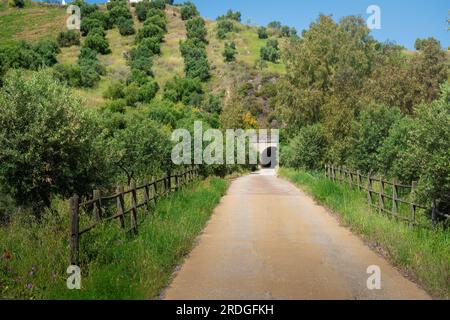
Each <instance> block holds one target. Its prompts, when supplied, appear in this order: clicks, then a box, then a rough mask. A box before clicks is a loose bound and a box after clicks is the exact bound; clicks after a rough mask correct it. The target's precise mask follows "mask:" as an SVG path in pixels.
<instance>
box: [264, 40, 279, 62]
mask: <svg viewBox="0 0 450 320" xmlns="http://www.w3.org/2000/svg"><path fill="white" fill-rule="evenodd" d="M260 55H261V59H262V60H265V61H270V62H274V63H276V62H277V61H278V59H279V58H280V49H279V48H278V40H276V39H269V40H268V41H267V43H266V45H265V46H264V47H262V48H261V52H260Z"/></svg>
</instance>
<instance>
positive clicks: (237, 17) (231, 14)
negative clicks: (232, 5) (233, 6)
mask: <svg viewBox="0 0 450 320" xmlns="http://www.w3.org/2000/svg"><path fill="white" fill-rule="evenodd" d="M241 16H242V15H241V13H240V12H239V11H236V12H233V10H228V11H227V14H226V15H223V16H219V17H217V20H225V19H230V20H234V21H237V22H241Z"/></svg>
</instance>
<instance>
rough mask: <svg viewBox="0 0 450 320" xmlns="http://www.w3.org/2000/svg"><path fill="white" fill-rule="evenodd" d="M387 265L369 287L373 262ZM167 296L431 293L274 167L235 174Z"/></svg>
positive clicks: (411, 296) (399, 295)
mask: <svg viewBox="0 0 450 320" xmlns="http://www.w3.org/2000/svg"><path fill="white" fill-rule="evenodd" d="M372 265H376V266H379V267H380V269H381V286H382V288H381V290H368V289H367V279H368V278H369V276H370V275H369V274H367V273H366V272H367V268H368V267H369V266H372ZM163 296H164V298H165V299H168V300H179V299H192V300H214V299H224V300H229V299H236V300H252V299H258V300H259V299H263V300H265V299H308V300H310V299H311V300H315V299H430V297H429V296H428V295H427V294H426V293H425V292H424V291H423V290H422V289H420V288H419V287H418V286H417V285H416V284H414V283H412V282H411V281H409V280H407V279H406V278H404V277H403V276H402V275H401V274H400V273H399V272H398V271H397V270H396V269H395V268H393V267H392V266H391V265H390V264H389V263H388V262H387V261H386V260H385V259H383V258H382V257H380V256H379V255H377V254H376V253H375V252H373V251H372V250H371V249H369V247H368V246H366V245H365V244H364V243H363V241H362V240H361V239H359V238H358V237H357V236H355V235H353V234H352V233H351V232H350V231H349V230H348V229H347V228H345V227H342V226H340V225H339V222H338V221H337V219H336V218H335V217H333V216H332V215H331V214H330V213H328V212H327V211H326V210H325V209H324V208H323V207H321V206H319V205H317V204H315V202H314V201H313V200H312V199H311V198H310V197H309V196H307V195H306V194H304V193H303V192H302V191H300V190H299V189H297V188H296V187H295V186H294V185H292V184H291V183H289V182H287V181H285V180H282V179H280V178H277V177H276V176H275V175H271V174H270V172H268V174H267V172H265V173H259V174H252V175H249V176H245V177H242V178H239V179H237V180H235V181H234V182H233V183H232V185H231V187H230V189H229V191H228V193H227V195H226V196H225V197H224V198H223V199H222V201H221V203H220V205H219V206H218V207H217V208H216V209H215V211H214V214H213V216H212V218H211V220H210V222H209V223H208V225H207V227H206V229H205V231H204V233H203V234H202V235H201V236H200V238H199V243H198V245H197V246H196V248H195V249H194V250H193V251H192V253H191V254H190V255H189V257H188V258H187V259H186V261H185V263H184V264H183V266H182V267H181V269H180V270H179V271H178V272H177V274H176V275H175V278H174V280H173V282H172V284H171V285H170V286H169V287H168V288H167V290H166V291H165V293H164V295H163Z"/></svg>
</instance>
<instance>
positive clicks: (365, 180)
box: [325, 165, 450, 226]
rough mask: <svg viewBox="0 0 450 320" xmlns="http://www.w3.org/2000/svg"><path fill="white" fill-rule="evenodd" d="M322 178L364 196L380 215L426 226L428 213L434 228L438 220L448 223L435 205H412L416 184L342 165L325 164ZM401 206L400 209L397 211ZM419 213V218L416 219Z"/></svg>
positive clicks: (413, 203) (449, 219)
mask: <svg viewBox="0 0 450 320" xmlns="http://www.w3.org/2000/svg"><path fill="white" fill-rule="evenodd" d="M325 175H326V177H327V178H329V179H331V180H333V181H335V182H337V181H338V182H341V183H346V184H348V185H349V186H350V187H352V188H357V189H358V190H359V191H365V192H366V193H367V201H368V203H369V205H370V206H371V207H373V208H375V209H376V210H378V212H380V213H384V214H388V215H390V216H391V217H393V218H395V219H396V220H402V221H404V222H406V223H408V224H410V225H414V226H425V225H426V220H425V219H424V218H426V215H427V213H430V217H431V221H432V223H433V225H435V224H437V222H438V221H439V220H447V221H450V216H449V215H447V214H444V213H442V212H439V211H438V210H437V207H436V202H435V201H433V203H432V204H430V206H426V205H423V204H418V203H416V202H414V195H415V191H416V188H417V182H415V181H414V182H412V183H411V185H404V184H401V183H399V182H398V181H397V180H396V179H392V181H387V180H385V179H383V178H382V177H376V176H373V175H372V174H371V173H368V174H362V173H361V171H359V170H358V171H354V170H351V169H348V168H345V167H342V166H334V165H326V166H325ZM400 207H402V208H401V209H402V210H400ZM419 211H422V213H424V214H422V215H420V216H419V214H418V213H419Z"/></svg>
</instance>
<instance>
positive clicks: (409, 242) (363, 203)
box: [279, 168, 450, 299]
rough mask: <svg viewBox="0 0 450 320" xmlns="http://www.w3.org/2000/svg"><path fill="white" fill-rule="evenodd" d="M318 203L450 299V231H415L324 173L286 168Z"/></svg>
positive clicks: (433, 290)
mask: <svg viewBox="0 0 450 320" xmlns="http://www.w3.org/2000/svg"><path fill="white" fill-rule="evenodd" d="M279 174H280V175H281V176H282V177H285V178H287V179H288V180H290V181H292V182H293V183H295V184H296V185H298V186H300V187H301V188H302V189H303V190H304V191H306V192H307V193H309V194H311V195H312V196H313V197H314V198H315V199H316V200H317V201H318V202H320V203H321V204H323V205H324V206H326V207H327V208H329V209H330V210H331V211H333V212H334V213H336V214H337V215H338V216H339V217H340V220H341V221H342V223H343V224H344V225H347V226H350V227H351V228H352V230H353V231H354V232H356V233H357V234H359V235H362V236H363V237H364V238H365V239H366V240H367V241H369V242H372V243H375V244H377V245H380V246H381V247H382V248H383V249H384V251H385V252H386V253H387V255H388V258H389V259H390V260H391V261H392V263H393V264H394V265H396V266H398V267H399V268H401V269H402V270H404V271H405V272H407V273H408V274H411V275H413V276H414V277H415V278H416V279H417V281H418V282H419V283H420V284H421V285H422V286H423V287H424V288H425V289H427V290H428V291H429V292H430V293H431V294H432V295H433V296H436V297H440V298H445V299H449V298H450V232H449V230H442V229H436V230H428V229H423V228H411V227H409V226H407V225H405V224H404V223H401V222H397V221H395V220H392V219H390V218H388V217H386V216H384V215H380V214H378V213H376V212H374V211H373V210H372V209H370V208H369V206H368V204H367V196H366V194H365V193H362V192H359V191H356V190H352V189H351V188H349V187H347V186H344V185H339V184H336V183H334V182H332V181H330V180H328V179H327V178H325V177H324V175H322V174H316V173H308V172H305V171H296V170H293V169H286V168H282V169H280V171H279Z"/></svg>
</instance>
